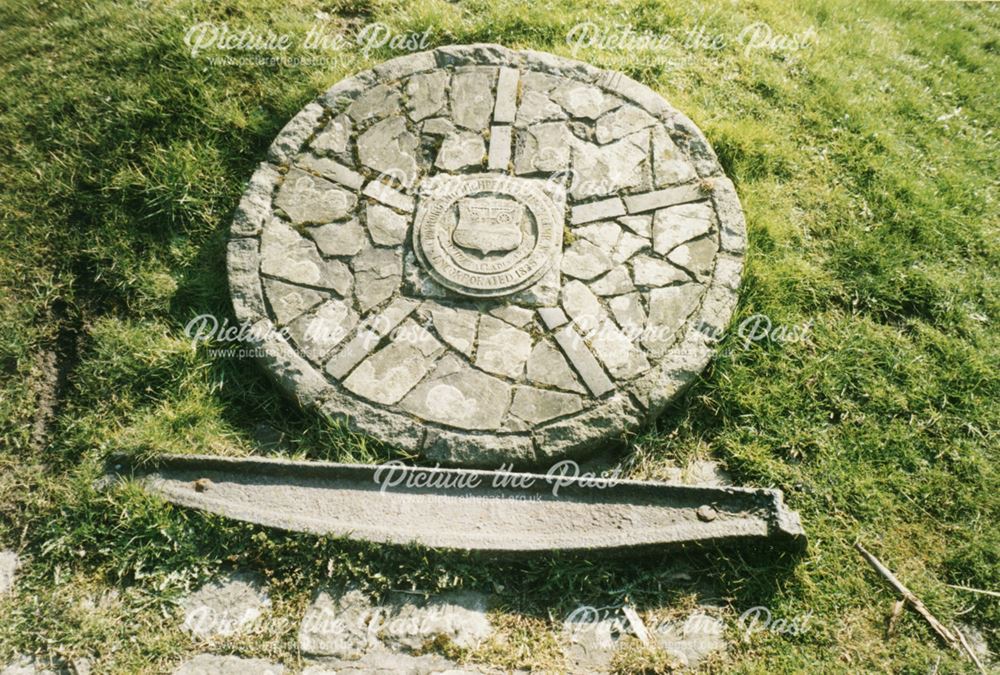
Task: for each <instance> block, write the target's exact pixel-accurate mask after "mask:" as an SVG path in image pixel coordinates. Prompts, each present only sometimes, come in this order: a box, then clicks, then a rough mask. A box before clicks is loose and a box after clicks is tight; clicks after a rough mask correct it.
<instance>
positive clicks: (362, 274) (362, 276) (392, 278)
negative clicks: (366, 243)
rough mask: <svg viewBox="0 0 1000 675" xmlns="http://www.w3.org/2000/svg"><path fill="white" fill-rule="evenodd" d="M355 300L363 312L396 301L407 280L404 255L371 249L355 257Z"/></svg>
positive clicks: (394, 249)
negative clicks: (394, 295)
mask: <svg viewBox="0 0 1000 675" xmlns="http://www.w3.org/2000/svg"><path fill="white" fill-rule="evenodd" d="M351 265H353V267H354V277H355V284H354V297H355V298H356V299H357V301H358V307H360V308H361V311H362V312H367V311H368V310H369V309H371V308H372V307H374V306H376V305H378V304H380V303H381V302H382V301H383V300H387V299H388V298H390V297H392V295H393V293H395V292H396V291H397V290H398V289H399V286H400V284H401V283H402V279H403V254H402V251H400V250H399V249H396V248H370V249H367V250H365V251H362V252H361V253H359V254H358V255H356V256H354V258H353V259H352V260H351Z"/></svg>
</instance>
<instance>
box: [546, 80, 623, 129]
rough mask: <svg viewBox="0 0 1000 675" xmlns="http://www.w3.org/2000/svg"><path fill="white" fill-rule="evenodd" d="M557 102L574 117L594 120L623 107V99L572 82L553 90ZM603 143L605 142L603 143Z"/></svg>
mask: <svg viewBox="0 0 1000 675" xmlns="http://www.w3.org/2000/svg"><path fill="white" fill-rule="evenodd" d="M551 96H552V100H554V101H556V102H557V103H558V104H559V105H560V106H562V107H563V109H564V110H566V112H568V113H569V114H570V115H572V116H573V117H581V118H583V119H590V120H594V119H597V118H598V117H600V116H601V115H603V114H604V113H605V112H607V111H608V110H611V109H613V108H615V107H617V106H619V105H621V99H619V98H616V97H614V96H609V95H607V94H605V93H604V92H603V91H602V90H601V89H599V88H598V87H594V86H591V85H589V84H582V83H580V82H574V81H572V80H568V81H565V83H564V84H561V85H559V86H558V87H556V88H555V89H553V90H552V94H551ZM602 142H603V141H602Z"/></svg>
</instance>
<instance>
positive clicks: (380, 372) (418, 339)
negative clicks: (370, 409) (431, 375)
mask: <svg viewBox="0 0 1000 675" xmlns="http://www.w3.org/2000/svg"><path fill="white" fill-rule="evenodd" d="M443 349H444V347H443V346H442V345H441V343H440V342H438V341H437V340H436V339H435V338H434V337H433V336H432V335H431V334H430V333H428V332H427V331H426V330H424V328H422V327H421V326H418V325H417V324H416V323H414V322H412V321H409V320H408V321H404V322H403V323H402V325H400V327H399V328H398V329H397V330H396V331H395V335H394V340H393V342H391V343H390V344H389V345H387V346H386V347H383V348H382V349H380V350H379V351H377V352H375V353H374V354H372V355H371V356H369V357H368V358H367V359H365V360H364V361H362V362H361V363H360V364H359V365H358V367H357V368H355V369H354V370H353V371H352V372H351V374H350V375H349V376H348V378H347V379H346V380H344V386H345V387H347V389H349V390H350V391H352V392H354V393H355V394H357V395H359V396H364V397H365V398H367V399H368V400H370V401H374V402H375V403H381V404H382V405H391V404H394V403H397V402H398V401H399V400H400V399H402V398H403V396H405V395H406V393H407V392H408V391H410V389H412V388H413V387H414V385H416V384H417V382H419V381H420V380H422V379H423V378H424V375H426V374H427V371H428V370H430V366H431V363H432V360H433V359H434V357H436V356H437V355H438V354H440V353H441V351H442V350H443Z"/></svg>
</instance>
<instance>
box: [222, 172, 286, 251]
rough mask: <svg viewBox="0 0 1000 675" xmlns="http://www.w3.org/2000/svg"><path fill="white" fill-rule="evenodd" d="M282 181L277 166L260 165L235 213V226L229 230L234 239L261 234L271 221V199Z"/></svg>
mask: <svg viewBox="0 0 1000 675" xmlns="http://www.w3.org/2000/svg"><path fill="white" fill-rule="evenodd" d="M280 181H281V174H280V173H279V172H278V169H277V168H276V167H275V166H273V165H271V164H268V163H267V162H261V163H260V165H259V166H258V167H257V170H256V171H254V172H253V175H252V176H251V177H250V182H249V183H247V189H246V191H245V192H244V193H243V196H242V197H241V198H240V203H239V205H238V206H237V207H236V211H235V212H234V213H233V224H232V226H231V227H230V228H229V232H230V234H231V235H232V236H233V237H253V236H256V235H258V234H260V231H261V229H262V228H263V227H264V224H265V223H267V222H268V221H269V220H270V219H271V215H272V209H271V197H272V195H273V193H274V188H275V186H276V185H277V184H278V183H279V182H280Z"/></svg>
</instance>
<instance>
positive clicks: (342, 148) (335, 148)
mask: <svg viewBox="0 0 1000 675" xmlns="http://www.w3.org/2000/svg"><path fill="white" fill-rule="evenodd" d="M352 127H353V125H352V124H351V118H350V117H348V116H347V115H338V116H336V117H334V118H333V119H332V120H330V121H329V122H327V125H326V127H324V128H323V131H321V132H319V133H318V134H317V135H316V138H314V139H313V140H312V143H310V145H311V146H312V148H313V150H319V151H320V152H331V153H334V154H338V153H341V152H346V151H347V144H348V141H350V138H351V131H352Z"/></svg>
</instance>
